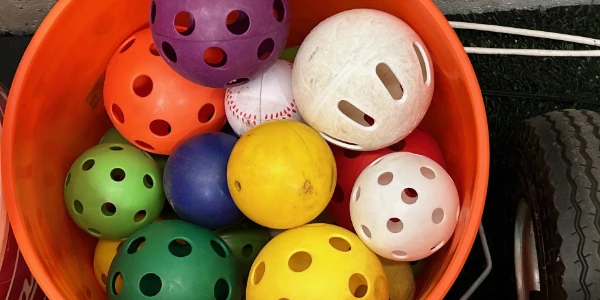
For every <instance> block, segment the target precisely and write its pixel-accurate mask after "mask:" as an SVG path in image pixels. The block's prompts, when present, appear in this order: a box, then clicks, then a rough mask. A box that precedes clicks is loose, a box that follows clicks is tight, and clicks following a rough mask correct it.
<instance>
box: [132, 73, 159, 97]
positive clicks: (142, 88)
mask: <svg viewBox="0 0 600 300" xmlns="http://www.w3.org/2000/svg"><path fill="white" fill-rule="evenodd" d="M132 87H133V92H134V93H135V94H136V95H138V96H139V97H142V98H143V97H147V96H148V95H150V93H152V89H153V88H154V83H153V82H152V79H151V78H150V77H148V76H146V75H140V76H138V77H136V78H135V80H134V81H133V86H132Z"/></svg>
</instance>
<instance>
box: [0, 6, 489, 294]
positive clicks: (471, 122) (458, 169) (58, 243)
mask: <svg viewBox="0 0 600 300" xmlns="http://www.w3.org/2000/svg"><path fill="white" fill-rule="evenodd" d="M290 2H291V4H292V9H291V13H292V28H291V32H290V37H289V39H288V46H295V45H299V44H300V43H301V42H302V40H303V38H304V37H305V36H306V35H307V34H308V33H309V31H310V30H311V29H312V28H313V27H314V26H316V25H317V24H318V22H320V21H322V20H323V19H325V18H327V17H329V16H331V15H333V14H335V13H337V12H341V11H343V10H347V9H352V8H374V9H379V10H383V11H386V12H389V13H392V14H394V15H396V16H398V17H400V18H401V19H403V20H404V21H406V22H407V23H408V24H409V25H411V26H412V27H413V28H414V29H415V30H416V31H417V32H418V33H419V34H420V36H421V37H422V39H423V40H424V42H425V44H426V46H427V47H428V48H429V51H430V53H431V56H432V59H433V62H434V65H435V70H434V71H435V76H436V79H435V80H436V84H435V95H434V100H433V102H432V106H431V108H430V110H429V112H428V114H427V115H426V117H425V120H424V121H423V123H422V125H423V126H424V128H425V129H426V130H427V131H429V132H430V133H431V134H432V135H433V136H434V137H435V138H436V140H437V141H438V142H439V144H440V146H441V147H442V149H443V151H444V154H445V158H446V161H447V170H448V172H449V173H450V175H451V176H452V177H453V179H454V180H455V183H456V184H457V187H458V190H459V194H460V198H461V205H462V208H461V213H460V219H459V220H460V221H459V225H458V227H457V228H456V232H455V235H454V237H453V239H452V240H451V241H450V242H449V243H448V244H447V245H446V246H444V247H443V248H442V249H441V250H440V251H439V252H438V253H436V254H435V255H434V256H433V257H432V258H431V259H430V262H429V263H428V268H427V270H426V271H425V273H424V275H423V276H421V279H420V280H419V282H418V289H417V295H419V297H420V298H422V299H425V298H428V297H430V298H432V299H441V298H442V297H443V295H445V293H446V292H447V290H448V289H449V288H450V286H451V285H452V283H453V282H454V280H455V279H456V276H457V275H458V273H459V272H460V270H461V268H462V266H463V264H464V262H465V260H466V257H467V256H468V253H469V250H470V248H471V246H472V244H473V241H474V239H475V236H476V234H477V228H478V226H479V222H480V218H481V214H482V212H483V205H484V201H485V191H486V189H487V176H488V161H489V146H488V140H487V139H488V136H487V123H486V120H485V111H484V109H483V103H482V100H481V94H480V91H479V87H478V85H477V81H476V79H475V76H474V73H473V70H472V67H471V65H470V64H469V62H468V58H467V56H466V54H465V53H464V50H463V49H462V46H461V45H460V42H459V41H458V38H457V37H456V35H455V34H454V32H453V31H452V29H451V28H450V26H449V25H448V24H447V22H446V21H445V18H444V17H443V15H442V14H441V13H440V12H439V11H438V10H437V8H436V7H435V5H434V4H433V3H432V2H430V1H429V0H402V1H398V0H362V1H361V0H345V1H337V0H327V1H326V0H291V1H290ZM149 7H150V0H127V1H122V0H103V1H86V0H61V1H58V3H57V5H56V7H55V8H54V9H53V10H52V11H51V12H50V14H49V15H48V17H47V18H46V20H45V21H44V22H43V23H42V25H41V26H40V29H39V30H38V32H37V33H36V36H35V37H34V39H33V40H32V42H31V44H30V45H29V48H28V50H27V52H26V54H25V56H24V58H23V61H22V62H21V65H20V67H19V70H18V72H17V75H16V77H15V82H14V84H13V90H12V91H11V95H10V98H9V101H8V109H7V112H8V114H7V116H6V120H5V132H4V133H5V135H4V137H3V140H2V151H3V152H2V168H3V170H2V172H3V173H2V175H3V176H2V177H3V178H4V180H5V182H4V192H5V196H6V201H7V209H8V211H9V216H10V219H11V222H12V223H13V228H14V231H15V235H16V236H17V240H18V242H19V245H20V247H21V250H22V252H23V255H24V257H25V259H26V260H27V262H28V264H29V266H30V267H31V269H32V271H33V273H34V275H35V276H36V278H37V279H38V281H39V283H40V285H41V287H42V288H43V289H44V291H45V292H46V293H47V294H48V296H49V297H50V298H51V299H61V298H64V299H104V297H105V296H104V293H103V291H102V290H101V289H100V287H99V286H98V284H97V283H96V280H95V278H94V273H93V269H92V257H93V251H94V247H95V243H96V240H95V239H94V238H92V237H90V236H88V235H87V234H86V233H84V232H83V231H82V230H80V229H79V228H78V227H77V226H76V225H75V224H74V223H73V222H72V220H71V219H70V217H69V215H68V212H67V210H66V208H65V206H64V202H63V199H62V197H63V185H64V180H65V176H66V174H67V171H68V169H69V167H70V165H71V163H72V162H73V161H74V160H75V159H76V158H77V157H78V156H79V155H80V154H81V153H82V152H83V151H85V150H86V149H88V148H89V147H91V146H93V145H94V144H96V143H97V142H98V140H99V138H100V137H101V135H102V134H103V133H104V131H105V130H106V129H107V128H108V127H110V126H111V124H110V121H109V119H108V118H107V116H106V113H105V111H104V106H103V103H102V84H103V74H104V70H105V68H106V66H107V64H108V62H109V60H110V58H111V56H112V55H113V53H114V52H115V51H116V49H117V48H118V47H119V46H120V44H121V43H122V42H123V41H124V40H125V39H126V38H127V37H128V36H130V35H131V34H133V33H134V32H136V31H137V30H139V29H141V28H144V27H146V26H147V25H148V24H147V22H148V16H149ZM392 284H393V283H392Z"/></svg>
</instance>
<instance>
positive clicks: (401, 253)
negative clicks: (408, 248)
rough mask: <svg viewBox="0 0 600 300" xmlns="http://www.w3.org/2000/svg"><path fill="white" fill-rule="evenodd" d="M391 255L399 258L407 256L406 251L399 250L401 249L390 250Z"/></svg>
mask: <svg viewBox="0 0 600 300" xmlns="http://www.w3.org/2000/svg"><path fill="white" fill-rule="evenodd" d="M392 256H394V257H395V258H399V259H405V258H406V257H407V256H408V253H406V252H404V251H401V250H396V251H392Z"/></svg>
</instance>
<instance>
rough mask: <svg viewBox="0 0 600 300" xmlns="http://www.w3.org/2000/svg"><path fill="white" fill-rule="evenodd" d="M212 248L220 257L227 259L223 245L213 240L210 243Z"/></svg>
mask: <svg viewBox="0 0 600 300" xmlns="http://www.w3.org/2000/svg"><path fill="white" fill-rule="evenodd" d="M210 246H211V247H212V249H213V251H215V253H216V254H217V255H218V256H220V257H223V258H225V257H227V251H225V247H223V245H221V243H219V242H217V241H214V240H211V241H210Z"/></svg>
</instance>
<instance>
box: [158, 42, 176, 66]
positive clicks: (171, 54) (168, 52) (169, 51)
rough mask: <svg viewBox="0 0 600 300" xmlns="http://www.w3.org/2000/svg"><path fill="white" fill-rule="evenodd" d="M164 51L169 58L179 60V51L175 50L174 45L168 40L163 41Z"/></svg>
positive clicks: (173, 60)
mask: <svg viewBox="0 0 600 300" xmlns="http://www.w3.org/2000/svg"><path fill="white" fill-rule="evenodd" d="M161 47H162V51H163V53H164V54H165V56H166V57H167V59H168V60H169V61H171V62H173V63H176V62H177V53H176V52H175V49H174V48H173V46H171V44H169V43H168V42H162V45H161Z"/></svg>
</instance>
